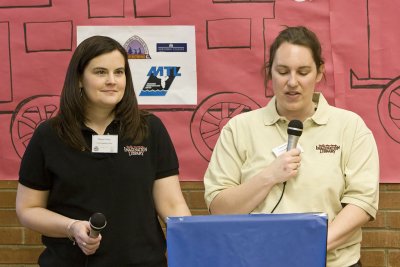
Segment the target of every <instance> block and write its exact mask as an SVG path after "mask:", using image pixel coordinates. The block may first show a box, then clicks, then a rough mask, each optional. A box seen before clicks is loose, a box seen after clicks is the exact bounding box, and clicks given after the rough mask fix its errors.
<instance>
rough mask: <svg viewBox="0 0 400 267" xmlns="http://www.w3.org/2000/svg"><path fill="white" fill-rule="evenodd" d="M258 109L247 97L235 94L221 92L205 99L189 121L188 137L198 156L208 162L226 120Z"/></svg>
mask: <svg viewBox="0 0 400 267" xmlns="http://www.w3.org/2000/svg"><path fill="white" fill-rule="evenodd" d="M259 107H260V106H259V105H258V104H257V103H256V102H255V101H254V100H252V99H251V98H249V97H248V96H246V95H243V94H240V93H235V92H222V93H217V94H213V95H210V96H209V97H207V98H205V99H204V100H203V101H202V102H201V103H200V104H199V105H198V106H197V108H196V109H195V111H194V112H193V115H192V118H191V120H190V135H191V138H192V142H193V144H194V146H195V147H196V149H197V151H198V152H199V153H200V155H201V156H202V157H203V158H204V159H205V160H207V161H209V160H210V158H211V153H212V151H213V149H214V145H215V143H216V142H217V139H218V137H219V134H220V132H221V130H222V128H223V127H224V126H225V124H226V123H227V122H228V120H229V119H231V118H233V117H234V116H236V115H238V114H240V113H243V112H247V111H250V110H253V109H257V108H259Z"/></svg>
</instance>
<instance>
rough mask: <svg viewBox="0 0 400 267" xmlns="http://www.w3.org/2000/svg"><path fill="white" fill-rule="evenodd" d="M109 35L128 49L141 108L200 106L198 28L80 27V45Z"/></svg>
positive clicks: (78, 36) (78, 41) (78, 37)
mask: <svg viewBox="0 0 400 267" xmlns="http://www.w3.org/2000/svg"><path fill="white" fill-rule="evenodd" d="M94 35H103V36H109V37H111V38H113V39H115V40H117V41H118V42H120V43H121V45H122V46H124V48H125V49H126V51H127V52H128V56H129V60H128V62H129V66H130V68H131V71H132V79H133V85H134V88H135V92H136V96H137V98H138V101H139V104H141V105H196V104H197V74H196V43H195V28H194V26H78V27H77V43H78V44H79V43H80V42H82V41H83V40H84V39H86V38H88V37H90V36H94Z"/></svg>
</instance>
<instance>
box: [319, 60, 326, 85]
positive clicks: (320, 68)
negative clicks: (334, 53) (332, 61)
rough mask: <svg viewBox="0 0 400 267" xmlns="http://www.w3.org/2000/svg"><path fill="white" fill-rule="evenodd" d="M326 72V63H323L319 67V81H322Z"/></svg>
mask: <svg viewBox="0 0 400 267" xmlns="http://www.w3.org/2000/svg"><path fill="white" fill-rule="evenodd" d="M324 73H325V64H321V66H319V68H318V74H317V82H320V81H321V79H322V77H324Z"/></svg>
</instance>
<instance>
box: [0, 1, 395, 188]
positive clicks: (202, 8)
mask: <svg viewBox="0 0 400 267" xmlns="http://www.w3.org/2000/svg"><path fill="white" fill-rule="evenodd" d="M399 10H400V2H399V1H396V0H353V1H347V0H308V1H307V0H304V1H303V0H279V1H277V0H248V1H245V0H243V1H235V0H192V1H186V0H156V1H147V0H131V1H128V0H125V1H119V0H118V1H105V0H89V1H83V0H70V1H57V0H48V1H43V0H23V1H11V0H0V81H1V83H0V130H1V132H2V135H1V136H0V179H4V180H15V179H18V169H19V163H20V158H21V156H22V155H23V153H24V151H25V147H26V145H27V143H28V142H29V140H30V137H31V135H32V133H33V131H34V129H35V128H36V127H37V125H38V124H40V123H41V122H42V121H43V120H45V119H47V118H50V117H52V116H54V114H56V112H57V109H58V101H59V95H60V91H61V88H62V84H63V80H64V77H65V71H66V68H67V64H68V62H69V59H70V57H71V55H72V52H73V51H74V49H75V47H76V43H77V27H78V26H96V25H97V26H157V25H160V26H161V25H163V26H168V25H169V26H173V25H193V26H194V27H195V35H196V70H197V90H198V91H197V104H196V105H168V103H166V104H165V105H152V106H150V105H142V108H144V109H148V110H150V111H152V112H154V113H155V114H156V115H158V116H159V117H160V118H161V119H162V120H163V122H164V123H165V125H166V126H167V128H168V130H169V132H170V134H171V137H172V139H173V141H174V144H175V146H176V149H177V152H178V157H179V160H180V164H181V174H180V177H181V180H184V181H200V180H202V179H203V174H204V171H205V169H206V167H207V164H208V160H209V158H210V155H211V153H212V150H213V147H214V144H215V142H216V140H217V138H218V136H219V132H220V129H221V128H222V127H223V126H224V125H225V123H226V122H227V121H228V120H229V119H230V118H232V117H233V116H235V115H237V114H239V113H242V112H246V111H249V110H253V109H256V108H258V107H261V106H264V105H265V104H266V103H268V101H269V100H270V98H271V96H272V92H271V89H270V88H269V87H268V86H267V87H266V86H265V85H264V74H263V72H262V65H263V63H264V62H265V58H267V56H268V54H267V53H268V51H267V47H268V45H269V44H270V42H271V40H272V39H273V38H274V37H275V35H276V34H277V33H278V32H279V31H280V30H281V29H282V26H283V25H291V26H294V25H305V26H307V27H309V28H311V29H312V30H313V31H315V32H316V33H317V34H318V36H319V37H320V39H321V41H322V44H323V51H324V58H325V61H326V71H327V73H326V76H325V79H324V80H323V82H322V83H321V84H320V86H319V88H318V90H320V91H321V92H323V93H324V95H325V96H326V97H327V99H328V101H329V102H330V103H331V104H333V105H336V106H338V107H342V108H346V109H349V110H353V111H355V112H357V113H358V114H360V115H361V116H362V117H363V118H364V120H365V121H366V123H367V125H368V126H369V127H370V128H371V130H372V131H373V133H374V135H375V138H376V140H377V143H378V148H379V154H380V160H381V182H383V183H389V182H390V183H400V175H398V173H399V166H400V164H399V163H400V158H399V157H396V156H395V155H396V152H397V151H398V150H399V149H400V89H399V88H400V65H399V64H398V62H397V59H398V58H399V56H400V49H399V46H398V44H399V43H400V35H399V34H398V32H399V31H398V29H397V28H398V25H400V17H399V16H398V14H397V13H398V11H399ZM175 34H176V36H179V32H176V33H175ZM176 36H174V38H176ZM166 39H168V38H166ZM168 42H169V41H168V40H165V43H168ZM132 71H133V72H135V69H134V68H133V70H132ZM140 89H141V88H136V90H140ZM266 138H268V137H266Z"/></svg>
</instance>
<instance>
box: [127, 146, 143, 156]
mask: <svg viewBox="0 0 400 267" xmlns="http://www.w3.org/2000/svg"><path fill="white" fill-rule="evenodd" d="M124 151H125V152H127V153H128V155H129V156H143V155H144V153H145V152H147V147H145V146H125V147H124Z"/></svg>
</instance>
